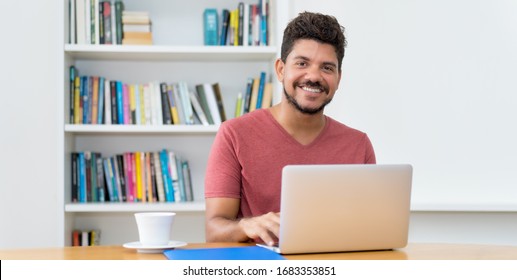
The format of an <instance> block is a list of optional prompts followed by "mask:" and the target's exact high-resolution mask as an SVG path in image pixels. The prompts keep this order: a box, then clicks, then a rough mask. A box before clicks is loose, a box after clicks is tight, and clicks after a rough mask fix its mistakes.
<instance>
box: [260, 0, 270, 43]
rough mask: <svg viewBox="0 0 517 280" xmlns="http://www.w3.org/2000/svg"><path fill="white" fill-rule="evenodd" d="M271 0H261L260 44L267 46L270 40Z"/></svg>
mask: <svg viewBox="0 0 517 280" xmlns="http://www.w3.org/2000/svg"><path fill="white" fill-rule="evenodd" d="M268 18H269V0H260V45H261V46H267V45H268V44H269V42H268Z"/></svg>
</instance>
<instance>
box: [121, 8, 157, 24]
mask: <svg viewBox="0 0 517 280" xmlns="http://www.w3.org/2000/svg"><path fill="white" fill-rule="evenodd" d="M150 23H151V17H150V16H149V12H148V11H128V10H124V11H122V25H123V26H124V25H126V24H150Z"/></svg>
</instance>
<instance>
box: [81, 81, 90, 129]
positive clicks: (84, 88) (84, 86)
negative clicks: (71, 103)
mask: <svg viewBox="0 0 517 280" xmlns="http://www.w3.org/2000/svg"><path fill="white" fill-rule="evenodd" d="M88 83H89V82H88V76H82V77H81V103H80V106H81V108H82V110H81V112H82V118H81V119H82V120H83V121H82V123H83V124H87V123H88V114H89V110H88V104H89V96H88V88H89V86H88Z"/></svg>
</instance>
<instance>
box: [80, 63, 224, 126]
mask: <svg viewBox="0 0 517 280" xmlns="http://www.w3.org/2000/svg"><path fill="white" fill-rule="evenodd" d="M225 120H226V113H225V109H224V104H223V97H222V93H221V89H220V86H219V83H214V84H209V83H204V84H198V85H196V86H195V90H191V89H189V87H188V84H187V83H186V82H177V83H172V84H167V83H164V82H156V81H155V82H149V83H146V84H129V83H124V82H122V81H117V80H108V79H106V78H104V77H101V76H80V75H79V73H78V71H77V69H75V67H74V66H71V67H70V123H71V124H137V125H161V124H186V125H193V124H203V125H213V124H221V123H222V122H223V121H225Z"/></svg>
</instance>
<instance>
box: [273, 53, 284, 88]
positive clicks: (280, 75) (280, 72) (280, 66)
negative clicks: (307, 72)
mask: <svg viewBox="0 0 517 280" xmlns="http://www.w3.org/2000/svg"><path fill="white" fill-rule="evenodd" d="M284 69H285V64H284V62H283V61H282V59H280V58H277V59H276V61H275V72H276V78H277V79H278V81H279V82H283V81H284Z"/></svg>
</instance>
